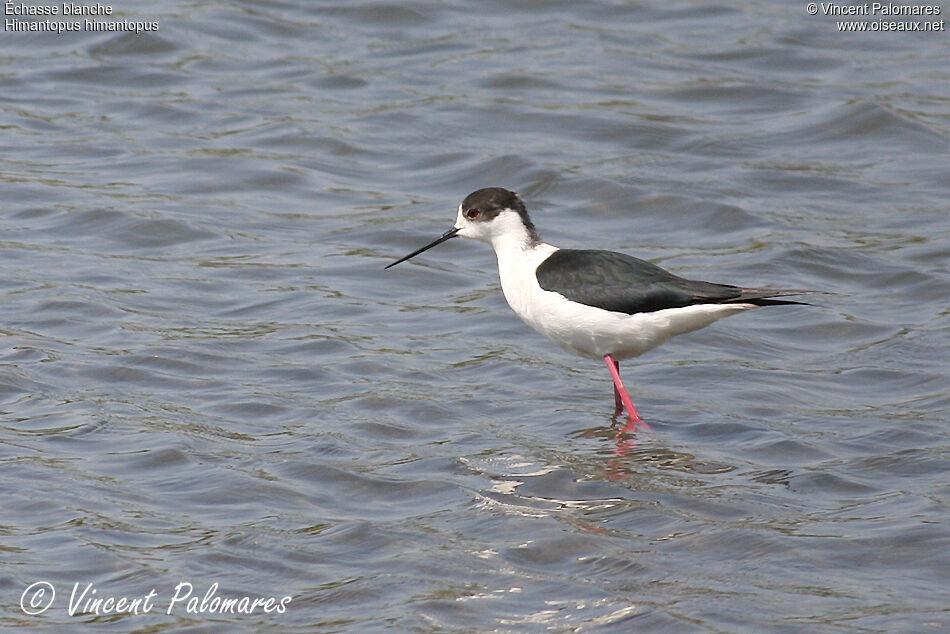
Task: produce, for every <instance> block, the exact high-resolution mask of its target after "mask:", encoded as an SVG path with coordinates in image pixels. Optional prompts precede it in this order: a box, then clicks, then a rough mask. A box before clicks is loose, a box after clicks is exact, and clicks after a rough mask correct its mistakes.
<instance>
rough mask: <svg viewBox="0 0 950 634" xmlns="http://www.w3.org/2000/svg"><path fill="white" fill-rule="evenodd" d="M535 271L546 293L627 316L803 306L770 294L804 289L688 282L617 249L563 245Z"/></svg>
mask: <svg viewBox="0 0 950 634" xmlns="http://www.w3.org/2000/svg"><path fill="white" fill-rule="evenodd" d="M535 273H536V275H537V277H538V284H540V285H541V288H543V289H544V290H546V291H554V292H555V293H560V294H561V295H563V296H564V297H566V298H567V299H570V300H572V301H575V302H579V303H581V304H586V305H587V306H594V307H596V308H603V309H604V310H610V311H614V312H618V313H627V314H628V315H632V314H634V313H649V312H653V311H656V310H663V309H664V308H681V307H683V306H691V305H693V304H728V303H743V304H746V303H748V304H756V305H757V306H771V305H775V304H801V303H802V302H793V301H789V300H781V299H770V298H771V297H781V296H784V295H799V294H801V293H803V292H806V291H791V290H785V291H780V290H770V289H762V288H741V287H739V286H730V285H728V284H713V283H711V282H698V281H694V280H687V279H684V278H682V277H679V276H678V275H673V274H672V273H670V272H669V271H665V270H663V269H661V268H660V267H658V266H656V265H655V264H650V263H649V262H647V261H645V260H640V259H638V258H635V257H631V256H629V255H625V254H623V253H616V252H614V251H593V250H580V249H559V250H558V251H555V252H554V253H552V254H551V255H550V256H548V258H547V259H546V260H545V261H544V262H542V263H541V264H539V265H538V268H537V270H536V271H535Z"/></svg>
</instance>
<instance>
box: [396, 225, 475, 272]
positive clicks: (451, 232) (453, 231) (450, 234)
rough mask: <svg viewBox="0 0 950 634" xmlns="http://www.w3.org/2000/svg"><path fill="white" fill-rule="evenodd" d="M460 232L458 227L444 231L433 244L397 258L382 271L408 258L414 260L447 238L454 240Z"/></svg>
mask: <svg viewBox="0 0 950 634" xmlns="http://www.w3.org/2000/svg"><path fill="white" fill-rule="evenodd" d="M461 230H462V229H461V227H459V228H458V229H456V228H455V227H453V228H451V229H449V230H448V231H446V232H445V233H443V234H442V235H441V236H440V237H439V238H437V239H436V240H434V241H433V242H430V243H429V244H427V245H425V246H424V247H422V248H421V249H416V250H415V251H413V252H412V253H410V254H409V255H406V256H404V257H401V258H399V259H398V260H396V261H395V262H393V263H392V264H387V265H386V266H384V267H383V269H388V268H389V267H391V266H396V265H397V264H399V263H400V262H405V261H406V260H408V259H409V258H414V257H416V256H417V255H419V254H420V253H422V252H423V251H428V250H429V249H431V248H432V247H434V246H436V245H437V244H442V243H443V242H445V241H446V240H448V239H449V238H454V237H455V234H456V233H458V232H459V231H461Z"/></svg>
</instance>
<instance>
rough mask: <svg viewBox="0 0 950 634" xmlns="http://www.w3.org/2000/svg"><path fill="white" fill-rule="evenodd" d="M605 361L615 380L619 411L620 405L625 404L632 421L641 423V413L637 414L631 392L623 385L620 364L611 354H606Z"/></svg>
mask: <svg viewBox="0 0 950 634" xmlns="http://www.w3.org/2000/svg"><path fill="white" fill-rule="evenodd" d="M604 361H605V362H606V363H607V369H608V370H610V376H611V377H612V378H613V380H614V402H615V404H616V406H617V413H619V412H620V405H621V404H623V405H624V406H625V407H626V408H627V414H629V415H630V422H631V423H639V422H640V415H639V414H637V408H635V407H634V406H633V401H632V400H631V399H630V394H628V393H627V388H625V387H624V385H623V379H621V378H620V364H619V363H617V362H616V361H614V358H613V357H612V356H610V354H605V355H604Z"/></svg>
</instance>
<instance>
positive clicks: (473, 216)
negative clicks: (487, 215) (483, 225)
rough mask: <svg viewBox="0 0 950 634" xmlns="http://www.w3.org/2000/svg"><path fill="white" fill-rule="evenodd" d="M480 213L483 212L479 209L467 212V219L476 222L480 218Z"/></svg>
mask: <svg viewBox="0 0 950 634" xmlns="http://www.w3.org/2000/svg"><path fill="white" fill-rule="evenodd" d="M480 213H481V212H480V211H479V210H477V209H469V210H468V211H466V212H465V217H466V218H468V219H470V220H475V219H476V218H478V214H480Z"/></svg>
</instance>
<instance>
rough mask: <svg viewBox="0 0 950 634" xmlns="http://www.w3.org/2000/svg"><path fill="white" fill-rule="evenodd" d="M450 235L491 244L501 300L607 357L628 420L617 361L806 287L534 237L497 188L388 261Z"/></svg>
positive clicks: (556, 334)
mask: <svg viewBox="0 0 950 634" xmlns="http://www.w3.org/2000/svg"><path fill="white" fill-rule="evenodd" d="M456 236H460V237H462V238H471V239H473V240H481V241H482V242H487V243H489V244H490V245H491V246H492V248H493V249H494V250H495V255H496V256H497V258H498V275H499V277H500V278H501V288H502V291H503V292H504V294H505V299H506V300H507V301H508V305H509V306H511V308H512V310H514V311H515V314H517V315H518V317H520V318H521V319H522V320H523V321H524V322H525V323H526V324H528V325H529V326H531V327H532V328H534V329H535V330H537V331H538V332H540V333H541V334H543V335H545V336H546V337H547V338H548V339H550V340H551V341H553V342H554V343H556V344H557V345H559V346H561V347H562V348H564V349H565V350H567V351H568V352H573V353H574V354H577V355H580V356H582V357H588V358H591V359H603V360H604V361H605V362H606V364H607V369H608V370H609V371H610V376H611V377H612V378H613V382H614V404H615V415H618V414H620V413H621V411H622V408H623V407H626V408H627V414H628V415H629V417H630V422H631V423H639V422H640V417H639V415H638V414H637V410H636V408H634V406H633V401H632V400H631V399H630V394H629V393H628V392H627V388H626V387H624V384H623V380H622V379H621V378H620V363H619V362H620V361H623V360H625V359H632V358H633V357H637V356H639V355H641V354H643V353H644V352H647V351H648V350H651V349H653V348H655V347H656V346H658V345H660V344H661V343H663V342H665V341H667V340H668V339H670V338H671V337H674V336H676V335H681V334H683V333H687V332H691V331H693V330H696V329H698V328H703V327H704V326H708V325H709V324H711V323H713V322H714V321H717V320H719V319H722V318H723V317H728V316H729V315H734V314H736V313H740V312H742V311H745V310H749V309H751V308H758V307H760V306H774V305H779V304H801V303H802V302H795V301H790V300H782V299H773V298H775V297H784V296H787V295H801V294H803V293H807V292H808V291H797V290H773V289H764V288H742V287H739V286H730V285H728V284H714V283H711V282H699V281H694V280H687V279H684V278H682V277H679V276H677V275H674V274H672V273H670V272H669V271H666V270H664V269H661V268H660V267H658V266H656V265H654V264H651V263H649V262H646V261H644V260H640V259H637V258H634V257H631V256H629V255H625V254H623V253H617V252H614V251H597V250H588V249H559V248H558V247H555V246H552V245H550V244H545V243H544V242H542V241H541V238H540V236H539V235H538V232H537V230H536V229H535V228H534V223H532V222H531V219H530V218H529V217H528V211H527V209H526V208H525V206H524V203H523V202H521V198H520V197H519V196H518V194H516V193H515V192H513V191H509V190H507V189H502V188H501V187H488V188H486V189H479V190H478V191H475V192H472V193H471V194H469V195H468V196H466V197H465V200H463V201H462V204H461V205H459V209H458V217H457V218H456V220H455V226H454V227H452V228H451V229H449V230H448V231H446V232H445V233H443V234H442V236H441V237H439V238H437V239H436V240H434V241H433V242H431V243H429V244H427V245H426V246H424V247H422V248H421V249H416V250H415V251H413V252H412V253H410V254H409V255H407V256H405V257H402V258H400V259H398V260H396V261H395V262H393V263H392V264H389V265H387V266H386V267H385V268H387V269H388V268H389V267H391V266H395V265H397V264H399V263H400V262H405V261H406V260H408V259H409V258H412V257H415V256H417V255H419V254H420V253H422V252H423V251H426V250H428V249H431V248H432V247H434V246H436V245H437V244H441V243H442V242H445V241H446V240H448V239H450V238H454V237H456Z"/></svg>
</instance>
